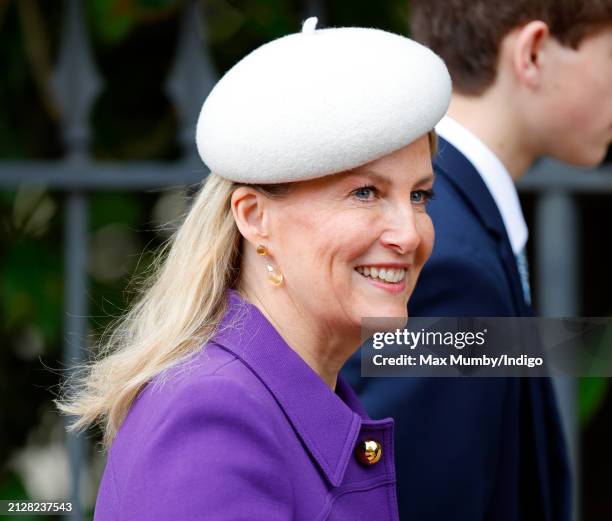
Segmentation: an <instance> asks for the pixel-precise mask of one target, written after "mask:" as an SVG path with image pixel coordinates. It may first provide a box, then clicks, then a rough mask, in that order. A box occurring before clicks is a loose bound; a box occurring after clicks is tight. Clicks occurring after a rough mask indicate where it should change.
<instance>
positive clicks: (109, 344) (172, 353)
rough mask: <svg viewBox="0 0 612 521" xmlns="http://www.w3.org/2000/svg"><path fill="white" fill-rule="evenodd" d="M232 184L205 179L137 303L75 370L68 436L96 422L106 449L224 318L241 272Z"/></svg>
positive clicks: (63, 404)
mask: <svg viewBox="0 0 612 521" xmlns="http://www.w3.org/2000/svg"><path fill="white" fill-rule="evenodd" d="M235 187H236V185H235V183H232V182H231V181H227V180H226V179H223V178H222V177H220V176H218V175H215V174H210V175H209V176H208V178H207V180H206V181H205V182H204V183H203V185H202V186H201V188H200V190H199V192H198V194H197V196H196V197H195V198H194V201H193V203H192V207H191V209H190V211H189V213H188V214H187V216H186V217H185V220H184V222H183V224H182V225H181V227H180V228H179V229H178V230H177V231H176V232H175V234H174V235H173V236H172V237H171V239H170V240H169V241H168V242H167V243H166V244H165V245H164V247H163V248H162V251H161V252H160V253H159V254H158V255H157V256H156V259H155V261H154V263H153V266H152V275H151V277H150V278H149V280H148V281H146V282H145V283H144V284H143V287H142V293H141V296H140V298H139V299H138V300H137V301H136V302H135V304H134V305H133V307H132V308H131V309H130V310H129V311H128V312H127V314H125V315H124V316H123V317H121V318H120V319H119V321H117V322H116V323H115V324H113V325H112V329H111V333H110V335H109V336H108V338H107V339H105V340H102V341H100V342H99V345H98V354H97V356H96V357H95V358H94V359H93V360H92V361H91V362H89V363H87V364H85V365H82V366H79V367H77V368H76V371H75V373H74V375H73V376H72V378H71V379H70V381H69V382H68V387H67V389H68V392H67V393H66V394H67V396H66V398H62V399H59V400H56V401H55V403H56V405H57V407H58V408H59V409H60V410H61V411H62V412H64V413H66V414H69V415H74V416H76V417H77V418H76V420H75V421H74V422H73V423H71V424H70V425H69V430H72V431H79V430H83V429H85V428H87V427H89V426H90V425H92V424H95V423H98V424H100V425H101V427H102V430H103V445H104V447H105V448H108V447H109V446H110V444H111V442H112V440H113V439H114V437H115V434H116V433H117V430H118V429H119V426H120V425H121V423H122V422H123V420H124V418H125V416H126V415H127V412H128V410H129V407H130V405H131V404H132V402H133V401H134V399H135V397H136V396H137V394H138V393H139V391H140V390H141V389H142V388H143V387H144V386H145V385H146V384H147V382H148V381H149V380H151V379H152V378H153V377H154V376H156V375H157V374H159V373H160V372H161V371H163V370H164V369H166V368H169V367H170V366H172V365H174V364H175V363H177V362H178V361H179V360H181V359H182V358H184V357H186V356H187V355H189V354H191V353H193V351H194V350H195V349H196V348H197V347H199V346H201V345H203V344H205V343H206V342H207V341H208V339H209V338H210V337H211V336H212V334H213V333H214V330H215V327H216V326H217V324H218V323H219V321H220V320H221V318H222V316H223V313H224V311H225V310H224V303H225V299H224V294H225V290H226V289H227V288H229V287H232V286H233V285H234V284H235V282H236V279H237V276H238V272H239V250H240V239H241V236H240V233H239V232H238V228H237V227H236V224H235V222H234V218H233V215H232V212H231V208H230V198H231V195H232V192H233V190H234V189H235Z"/></svg>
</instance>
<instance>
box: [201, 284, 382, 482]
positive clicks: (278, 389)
mask: <svg viewBox="0 0 612 521" xmlns="http://www.w3.org/2000/svg"><path fill="white" fill-rule="evenodd" d="M227 297H228V308H227V311H226V314H225V316H224V318H223V320H222V322H221V324H220V327H219V328H218V332H217V333H216V334H215V336H214V338H213V339H212V342H214V343H216V344H218V345H220V346H222V347H223V348H225V349H226V350H228V351H230V352H231V353H233V354H234V355H235V356H237V357H238V358H239V359H240V360H241V361H242V362H243V363H244V364H245V365H246V366H248V367H249V368H250V369H251V371H252V372H253V373H254V374H255V375H256V376H257V377H258V378H259V379H260V380H261V381H262V382H263V384H264V385H265V386H266V387H267V388H268V390H269V391H270V392H271V393H272V395H273V396H274V397H275V398H276V400H277V402H278V403H279V405H280V406H281V408H282V409H283V411H284V412H285V414H286V415H287V417H288V418H289V420H290V422H291V424H292V426H293V428H294V430H295V431H296V432H297V434H298V435H299V436H300V438H301V439H302V441H303V442H304V444H305V445H306V447H307V448H308V450H309V452H310V454H311V455H312V457H313V458H314V459H315V460H316V461H317V463H318V465H319V467H320V468H321V470H322V471H323V473H324V474H325V476H326V477H327V479H328V481H329V482H330V483H331V484H332V485H333V486H339V485H340V483H341V482H342V479H343V476H344V473H345V471H346V468H347V465H348V462H349V459H350V458H351V457H352V453H353V449H354V448H355V444H356V441H357V437H358V435H359V432H360V428H361V424H362V420H363V422H367V423H368V424H380V425H382V424H386V423H389V422H392V420H381V421H373V420H370V419H369V418H368V416H367V414H366V412H365V410H364V408H363V407H362V406H361V404H360V403H359V400H358V399H357V397H356V396H355V393H354V392H353V390H352V389H351V388H350V386H349V385H348V384H347V383H346V382H344V380H342V378H340V377H338V382H337V385H336V393H334V392H333V391H332V390H331V389H330V388H329V387H328V386H327V385H326V384H325V383H324V382H323V380H322V379H321V378H320V377H319V375H317V374H316V373H315V372H314V371H313V370H312V369H311V368H310V366H308V364H306V362H304V360H302V358H301V357H300V356H299V355H298V354H297V353H296V352H295V351H294V350H293V349H291V347H289V346H288V345H287V343H286V342H285V341H284V340H283V338H282V337H281V336H280V335H279V333H278V332H277V331H276V329H274V327H273V326H272V324H270V322H269V321H268V319H267V318H266V317H265V316H264V315H263V314H262V313H261V311H260V310H259V309H258V308H257V307H256V306H254V305H252V304H250V303H248V302H247V301H246V300H244V299H243V298H242V297H241V296H240V294H239V293H238V292H237V291H235V290H232V289H230V290H228V291H227Z"/></svg>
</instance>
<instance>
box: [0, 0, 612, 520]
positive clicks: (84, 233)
mask: <svg viewBox="0 0 612 521" xmlns="http://www.w3.org/2000/svg"><path fill="white" fill-rule="evenodd" d="M324 3H325V2H324V1H323V0H311V1H310V2H309V3H308V6H307V12H306V13H305V14H306V15H308V16H312V15H315V14H318V15H319V17H320V18H321V16H322V14H324V13H323V8H324V5H323V4H324ZM199 20H201V13H200V12H199V10H198V7H197V4H196V3H195V2H191V1H189V2H186V3H185V7H184V13H183V16H182V25H181V31H180V38H179V45H178V49H177V54H176V58H175V63H174V67H173V69H172V72H171V74H170V77H169V80H168V83H167V91H168V94H169V95H170V97H171V99H172V100H173V102H174V104H175V106H176V108H177V111H178V114H179V118H180V136H179V139H180V142H181V145H182V152H183V156H182V158H181V159H180V160H178V161H176V162H173V163H167V162H155V161H133V162H127V163H116V162H98V161H93V160H92V159H91V157H90V155H89V142H90V129H89V124H88V120H89V114H90V110H91V107H92V104H93V102H94V101H95V97H96V95H97V93H98V92H99V91H100V88H101V80H100V78H99V76H98V74H97V73H96V68H95V65H94V62H93V59H92V56H91V52H90V46H89V43H88V38H87V31H86V27H85V22H84V18H83V13H82V2H81V1H80V0H69V2H68V8H67V10H66V13H65V22H64V30H63V40H62V46H61V52H60V59H59V62H58V66H57V68H56V71H55V75H54V77H53V90H54V93H55V96H56V99H57V102H58V105H59V106H60V107H61V109H62V132H63V138H64V142H65V145H66V150H67V154H66V157H65V158H64V159H63V160H60V161H4V162H0V188H6V189H15V188H16V187H19V186H21V185H23V184H25V183H33V184H42V185H44V186H46V187H47V188H49V189H52V190H61V191H64V192H65V193H66V211H65V217H64V226H65V227H64V236H65V251H64V264H65V325H64V329H65V335H64V357H65V361H66V363H67V364H68V365H69V366H70V365H72V364H75V363H79V362H81V361H83V359H84V358H85V357H86V355H87V348H88V346H87V344H86V330H87V317H88V306H87V300H86V294H87V287H88V283H87V251H88V240H89V232H88V215H89V209H88V195H89V193H91V192H98V191H104V190H122V191H131V190H134V191H138V190H145V189H154V188H161V187H175V186H184V185H186V184H194V183H199V182H201V181H202V179H203V177H204V175H205V173H206V170H205V169H204V167H203V165H202V163H201V162H200V160H199V159H198V156H197V153H196V149H195V144H194V129H195V124H196V120H197V115H198V112H199V109H200V107H201V104H202V102H203V100H204V99H205V98H206V96H207V94H208V92H209V91H210V88H211V87H212V85H213V84H214V82H215V78H216V74H215V72H214V68H213V66H212V62H211V59H210V57H209V54H208V52H207V49H206V47H205V45H203V43H202V42H203V41H204V40H205V35H204V34H203V31H204V27H203V26H202V25H200V24H199V23H198V22H199ZM536 170H537V171H536V172H532V173H530V174H529V175H528V176H526V178H525V179H523V180H522V181H521V182H520V184H519V187H520V189H521V191H525V192H535V193H536V194H538V199H537V212H536V233H535V236H536V239H537V244H536V245H535V246H536V258H537V266H538V274H539V276H538V280H537V281H536V287H537V291H538V293H539V295H540V300H541V303H542V304H541V306H540V309H539V311H540V313H541V314H543V315H547V316H571V315H575V314H577V313H578V312H579V309H578V307H577V302H578V292H579V284H578V282H579V281H578V276H579V269H578V262H579V256H578V254H577V252H578V240H579V234H578V219H579V211H578V208H577V207H576V203H575V199H574V194H576V193H590V192H598V193H602V192H606V193H612V175H611V174H612V171H611V170H612V169H610V168H607V169H605V170H607V172H605V173H604V171H603V170H604V169H599V170H593V171H590V172H584V171H580V172H575V171H574V170H576V169H572V168H570V167H567V166H565V165H562V164H560V163H553V162H544V163H542V164H541V165H539V166H538V167H537V168H536ZM557 383H558V390H559V393H560V394H559V396H560V402H561V408H562V411H563V418H564V425H565V428H566V431H567V433H568V435H569V437H570V440H571V442H570V445H571V447H572V461H573V462H574V465H576V463H577V446H578V445H577V440H578V438H577V421H576V412H575V408H576V387H575V383H574V382H573V381H571V380H567V381H561V382H557ZM67 440H68V441H67V444H68V454H69V459H70V470H71V483H72V486H71V499H72V501H73V504H74V509H73V512H72V514H71V519H74V520H81V519H82V515H83V514H82V505H81V500H80V498H81V490H80V482H81V473H82V469H83V463H84V441H83V439H82V438H81V437H80V436H75V435H69V436H68V437H67ZM575 468H576V467H575Z"/></svg>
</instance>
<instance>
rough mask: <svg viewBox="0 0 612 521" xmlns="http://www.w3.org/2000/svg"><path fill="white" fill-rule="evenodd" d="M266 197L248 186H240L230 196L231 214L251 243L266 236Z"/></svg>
mask: <svg viewBox="0 0 612 521" xmlns="http://www.w3.org/2000/svg"><path fill="white" fill-rule="evenodd" d="M265 202H266V198H265V197H264V196H263V194H261V193H260V192H258V191H257V190H255V189H254V188H251V187H250V186H240V187H238V188H236V190H234V192H233V193H232V198H231V203H230V204H231V208H232V214H233V215H234V220H235V221H236V225H237V226H238V230H240V233H241V235H242V236H243V237H244V238H245V239H246V240H247V241H249V242H250V243H251V244H255V245H256V244H259V243H260V242H261V241H262V239H265V238H267V237H268V229H267V221H268V219H267V217H268V215H267V211H266V210H267V209H266V204H265Z"/></svg>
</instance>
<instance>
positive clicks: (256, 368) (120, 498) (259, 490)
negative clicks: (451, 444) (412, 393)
mask: <svg viewBox="0 0 612 521" xmlns="http://www.w3.org/2000/svg"><path fill="white" fill-rule="evenodd" d="M228 294H229V306H228V311H227V313H226V315H225V317H224V318H223V322H222V327H221V328H220V330H219V332H218V333H217V334H216V335H215V337H214V338H213V340H211V341H210V342H209V343H208V344H207V345H206V346H205V349H203V350H202V351H198V352H197V353H196V354H195V355H194V356H192V357H190V358H189V359H188V360H187V362H183V363H181V364H179V365H177V366H175V367H173V368H171V369H170V370H169V372H168V373H166V376H168V379H167V380H166V381H165V382H164V383H163V384H161V383H160V379H159V377H158V378H155V379H154V380H153V381H152V382H151V383H149V384H148V385H147V386H146V387H145V388H144V390H143V392H142V393H140V394H139V396H138V398H137V399H136V400H135V401H134V404H133V405H132V407H131V409H130V411H129V414H128V416H127V418H126V420H125V422H124V423H123V425H122V426H121V428H120V430H119V432H118V434H117V437H116V438H115V440H114V442H113V445H112V447H111V449H110V451H109V455H108V459H107V462H106V468H105V470H104V475H103V477H102V482H101V485H100V489H99V492H98V498H97V501H96V510H95V517H94V520H95V521H111V520H114V521H138V520H143V521H144V520H146V521H155V520H160V521H161V520H163V521H168V520H181V521H191V520H215V521H216V520H219V521H221V520H226V521H230V520H231V521H281V520H283V521H288V520H295V521H316V520H324V519H325V520H336V521H337V520H350V521H359V520H363V521H374V520H376V521H384V520H397V519H398V514H397V498H396V492H395V488H396V487H395V468H394V464H393V420H391V419H386V420H379V421H374V420H371V419H369V418H368V416H367V414H366V412H365V410H364V409H363V407H362V406H361V404H360V403H359V401H358V399H357V397H356V396H355V394H354V393H353V391H352V389H351V388H350V387H349V386H348V385H347V384H346V383H345V382H344V381H343V380H342V379H340V378H339V379H338V383H337V386H336V392H335V393H334V392H332V391H331V389H330V388H329V387H327V385H326V384H325V383H324V382H323V380H321V378H320V377H319V376H318V375H317V374H316V373H315V372H314V371H313V370H312V369H311V368H310V367H309V366H308V365H307V364H306V363H305V362H304V361H303V360H302V358H300V357H299V356H298V355H297V354H296V353H295V352H294V351H293V350H292V349H291V348H290V347H289V346H288V345H287V344H286V343H285V341H284V340H283V339H282V338H281V336H280V335H279V334H278V333H277V332H276V330H275V329H274V327H273V326H272V325H271V324H270V323H269V322H268V320H267V319H266V318H265V317H264V315H262V313H261V312H260V311H259V310H258V309H257V308H256V307H255V306H253V305H251V304H249V303H247V302H245V301H244V300H243V299H242V298H241V297H240V296H239V294H238V293H237V292H235V291H233V290H229V292H228ZM363 440H376V441H378V442H379V443H380V444H381V446H382V457H381V458H380V460H379V461H378V462H377V463H374V464H372V465H365V464H363V463H361V462H360V461H359V460H358V458H357V455H358V452H359V451H357V452H356V451H355V448H356V447H357V445H358V443H359V442H360V441H363Z"/></svg>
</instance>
